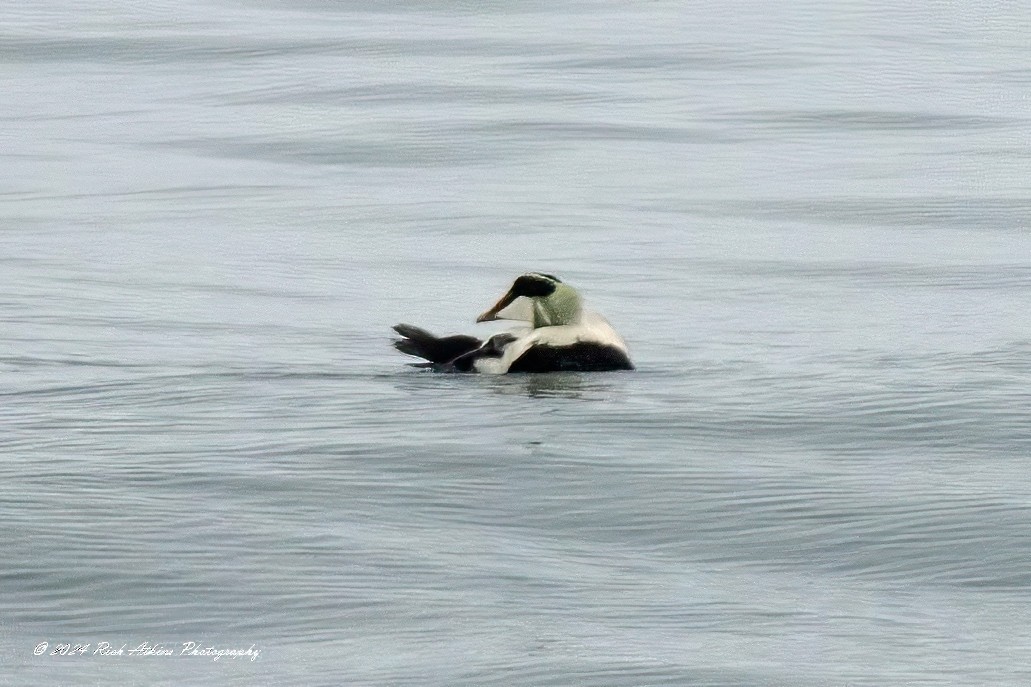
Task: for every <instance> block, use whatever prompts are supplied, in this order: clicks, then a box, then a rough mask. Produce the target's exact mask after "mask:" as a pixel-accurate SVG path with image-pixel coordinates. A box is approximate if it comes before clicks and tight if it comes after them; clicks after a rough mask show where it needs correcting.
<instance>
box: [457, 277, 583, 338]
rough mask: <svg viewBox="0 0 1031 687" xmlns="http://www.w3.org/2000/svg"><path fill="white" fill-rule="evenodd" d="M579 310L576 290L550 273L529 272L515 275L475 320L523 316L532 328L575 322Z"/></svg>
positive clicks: (579, 305) (579, 303)
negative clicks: (488, 307)
mask: <svg viewBox="0 0 1031 687" xmlns="http://www.w3.org/2000/svg"><path fill="white" fill-rule="evenodd" d="M580 313H581V301H580V294H578V293H577V292H576V290H575V289H574V288H573V287H571V286H569V285H568V284H563V283H562V280H560V279H559V278H558V277H553V276H552V275H550V274H541V273H539V272H529V273H527V274H524V275H523V276H521V277H519V278H518V279H516V280H515V282H513V284H512V287H511V288H510V289H509V290H508V293H506V294H505V295H504V296H502V297H501V300H499V301H498V302H497V303H495V304H494V307H493V308H491V309H490V310H488V311H487V312H485V313H483V314H482V315H480V316H479V317H477V318H476V321H477V322H487V321H489V320H525V321H527V322H529V323H530V324H531V325H533V327H534V328H537V327H552V326H556V325H562V324H575V323H576V322H577V321H579V319H580Z"/></svg>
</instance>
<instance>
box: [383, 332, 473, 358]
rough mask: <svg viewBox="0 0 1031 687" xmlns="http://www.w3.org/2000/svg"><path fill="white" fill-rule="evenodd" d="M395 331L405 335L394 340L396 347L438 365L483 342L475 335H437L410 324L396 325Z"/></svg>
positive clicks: (471, 349) (463, 353)
mask: <svg viewBox="0 0 1031 687" xmlns="http://www.w3.org/2000/svg"><path fill="white" fill-rule="evenodd" d="M394 331H395V332H397V333H398V334H400V335H401V336H402V337H403V338H400V339H397V340H395V341H394V348H396V349H397V350H399V351H401V352H402V353H407V354H408V355H414V356H416V357H418V358H423V359H424V360H428V361H430V362H431V363H437V364H438V365H442V364H444V363H449V362H451V361H452V360H454V359H455V358H457V357H459V356H461V355H465V354H466V353H468V352H470V351H474V350H476V349H477V348H479V347H480V346H481V345H482V343H483V342H482V341H480V340H479V339H477V338H476V337H475V336H466V335H464V334H455V335H453V336H441V337H437V336H434V335H433V334H431V333H429V332H428V331H426V330H425V329H420V328H419V327H415V326H413V325H410V324H397V325H394Z"/></svg>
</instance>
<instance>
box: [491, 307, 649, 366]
mask: <svg viewBox="0 0 1031 687" xmlns="http://www.w3.org/2000/svg"><path fill="white" fill-rule="evenodd" d="M512 333H513V334H517V335H519V338H518V339H516V340H515V341H513V342H512V343H510V344H509V345H508V347H507V348H505V352H504V354H503V355H502V356H501V357H500V358H481V359H479V360H477V361H476V362H475V363H474V365H475V366H476V370H477V372H482V373H484V374H505V373H506V372H508V368H509V367H511V366H512V363H514V362H515V361H516V360H518V359H519V356H521V355H522V354H523V353H525V352H526V351H527V350H529V349H530V348H532V347H534V346H550V347H552V348H562V347H565V346H572V345H573V344H575V343H577V342H581V341H589V342H593V343H597V344H602V345H604V346H611V347H613V348H618V349H619V350H621V351H623V352H624V353H626V354H627V356H628V357H629V352H628V351H627V348H626V343H625V342H624V341H623V338H622V337H621V336H620V335H619V334H617V333H616V330H615V329H613V328H612V325H610V324H609V323H608V320H606V319H605V318H604V317H602V316H601V315H599V314H598V313H593V312H585V313H583V314H582V315H581V316H580V321H579V322H577V323H576V324H564V325H557V326H554V327H538V328H537V329H526V328H518V329H515V330H512Z"/></svg>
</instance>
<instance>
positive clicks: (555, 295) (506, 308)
mask: <svg viewBox="0 0 1031 687" xmlns="http://www.w3.org/2000/svg"><path fill="white" fill-rule="evenodd" d="M495 320H514V321H518V322H520V323H521V325H519V326H517V327H515V328H513V329H511V330H508V331H504V332H501V333H498V334H494V335H493V336H490V337H488V338H486V339H480V338H478V337H475V336H470V335H466V334H452V335H449V336H439V337H438V336H435V335H434V334H432V333H430V332H428V331H426V330H425V329H421V328H419V327H416V326H414V325H410V324H398V325H395V326H394V327H393V329H394V331H395V332H397V333H398V334H399V335H400V336H401V338H400V339H396V340H395V341H394V347H395V348H396V349H397V350H398V351H400V352H402V353H405V354H407V355H411V356H415V357H418V358H422V360H423V362H421V363H414V366H416V367H424V368H430V369H432V370H434V371H437V372H478V373H482V374H512V373H520V372H531V373H540V372H605V371H613V370H633V369H634V364H633V363H632V362H631V361H630V353H629V351H628V349H627V345H626V342H624V341H623V338H622V337H621V336H620V335H619V334H617V333H616V330H615V329H613V328H612V325H610V324H609V323H608V321H607V320H606V319H605V318H604V317H602V316H601V315H599V314H598V313H595V312H592V311H589V310H586V309H585V308H584V306H583V298H582V297H581V296H580V293H579V292H578V291H577V290H576V289H574V288H573V287H572V286H570V285H569V284H566V283H565V282H563V281H562V280H561V279H559V278H558V277H556V276H554V275H551V274H545V273H543V272H528V273H526V274H523V275H520V276H519V277H517V278H516V280H515V281H514V282H512V285H511V286H510V287H509V289H508V291H506V292H505V294H504V295H503V296H502V297H501V298H499V299H498V301H497V302H496V303H495V304H494V305H493V306H491V307H490V308H489V309H487V310H486V311H484V312H483V313H482V314H481V315H480V316H479V317H477V318H476V322H477V323H481V322H492V321H495Z"/></svg>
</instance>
